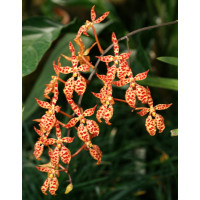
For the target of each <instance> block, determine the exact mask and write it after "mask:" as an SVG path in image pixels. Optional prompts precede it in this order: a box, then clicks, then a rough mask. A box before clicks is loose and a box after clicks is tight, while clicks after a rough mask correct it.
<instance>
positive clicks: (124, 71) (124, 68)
mask: <svg viewBox="0 0 200 200" xmlns="http://www.w3.org/2000/svg"><path fill="white" fill-rule="evenodd" d="M126 76H128V77H132V76H133V74H132V71H131V68H130V67H129V66H128V63H127V62H126V61H125V60H123V61H120V63H119V67H118V69H117V77H118V78H119V79H124V78H125V77H126Z"/></svg>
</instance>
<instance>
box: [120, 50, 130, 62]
mask: <svg viewBox="0 0 200 200" xmlns="http://www.w3.org/2000/svg"><path fill="white" fill-rule="evenodd" d="M131 53H132V51H130V52H129V53H122V54H120V57H121V59H122V60H127V59H128V58H129V57H130V55H131Z"/></svg>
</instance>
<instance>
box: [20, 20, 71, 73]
mask: <svg viewBox="0 0 200 200" xmlns="http://www.w3.org/2000/svg"><path fill="white" fill-rule="evenodd" d="M73 23H74V21H72V22H71V23H69V24H68V25H62V24H59V23H56V22H53V21H51V20H49V19H46V18H44V17H33V18H29V19H27V20H25V21H23V23H22V25H23V27H22V76H26V75H28V74H30V73H32V72H33V71H34V70H35V69H36V67H37V65H38V63H39V62H40V60H41V58H42V56H43V55H44V53H45V52H46V51H47V49H48V48H49V47H50V46H51V44H52V42H53V41H54V40H55V39H56V38H57V37H58V36H59V34H60V31H61V30H62V28H66V27H67V26H69V25H72V24H73Z"/></svg>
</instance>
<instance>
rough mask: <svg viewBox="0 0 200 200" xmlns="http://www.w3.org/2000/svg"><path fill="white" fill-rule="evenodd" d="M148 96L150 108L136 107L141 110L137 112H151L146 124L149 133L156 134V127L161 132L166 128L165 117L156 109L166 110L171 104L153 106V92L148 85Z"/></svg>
mask: <svg viewBox="0 0 200 200" xmlns="http://www.w3.org/2000/svg"><path fill="white" fill-rule="evenodd" d="M147 96H148V105H149V107H150V108H146V107H139V108H136V110H141V111H140V112H138V113H137V114H139V115H140V116H144V115H146V114H147V113H148V112H149V115H148V117H147V119H146V122H145V126H146V129H147V131H148V133H149V134H150V135H151V136H154V135H155V134H156V128H157V129H158V130H159V133H162V132H163V131H164V129H165V124H164V118H163V117H162V116H161V115H159V114H157V113H156V110H165V109H167V108H169V107H170V106H171V105H172V103H171V104H158V105H156V106H153V99H152V97H151V93H150V90H149V88H148V87H147Z"/></svg>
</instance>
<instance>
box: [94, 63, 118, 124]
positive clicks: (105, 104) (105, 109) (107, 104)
mask: <svg viewBox="0 0 200 200" xmlns="http://www.w3.org/2000/svg"><path fill="white" fill-rule="evenodd" d="M112 68H113V70H112ZM115 69H116V68H115V65H113V66H112V67H110V68H109V69H108V72H107V75H99V74H96V75H97V77H98V78H99V79H101V80H102V81H103V83H104V86H103V88H101V90H100V93H94V92H92V94H93V95H94V96H95V97H97V98H99V99H100V101H101V103H102V105H101V106H100V108H99V109H98V111H97V114H96V118H97V120H98V122H99V123H101V122H102V121H101V118H103V119H104V120H105V122H106V124H108V125H111V123H110V122H109V120H110V119H111V118H112V116H113V104H114V103H115V102H114V99H113V97H112V86H111V84H110V83H111V82H112V80H113V79H114V73H115ZM109 70H110V72H109Z"/></svg>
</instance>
